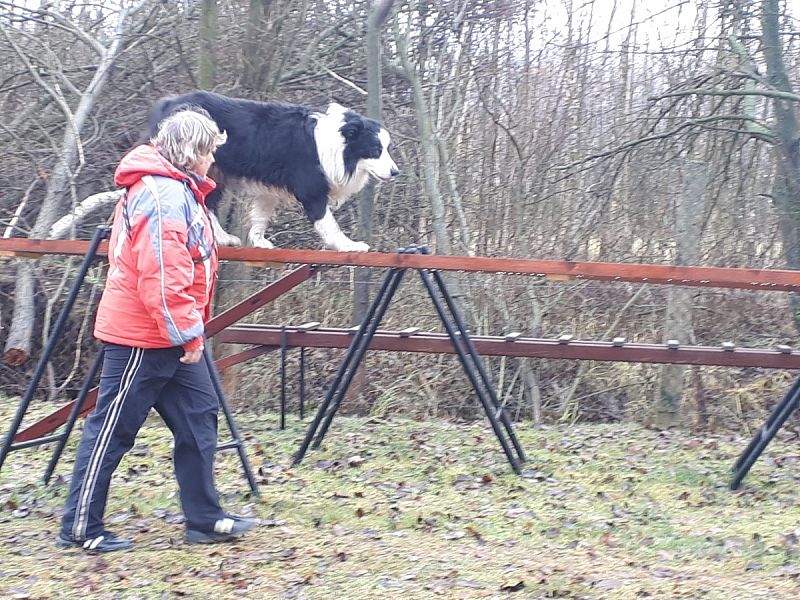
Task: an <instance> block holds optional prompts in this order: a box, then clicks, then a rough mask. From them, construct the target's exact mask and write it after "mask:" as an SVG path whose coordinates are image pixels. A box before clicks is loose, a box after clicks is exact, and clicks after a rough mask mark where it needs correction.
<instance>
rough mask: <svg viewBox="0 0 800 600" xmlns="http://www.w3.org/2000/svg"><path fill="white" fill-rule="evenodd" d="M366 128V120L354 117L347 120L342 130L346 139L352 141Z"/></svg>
mask: <svg viewBox="0 0 800 600" xmlns="http://www.w3.org/2000/svg"><path fill="white" fill-rule="evenodd" d="M363 130H364V122H363V121H362V120H361V119H353V120H349V121H347V122H346V123H345V124H344V125H342V128H341V129H340V131H341V132H342V135H343V136H344V139H346V140H348V141H350V140H353V139H355V138H357V137H358V136H359V134H360V133H361V132H362V131H363Z"/></svg>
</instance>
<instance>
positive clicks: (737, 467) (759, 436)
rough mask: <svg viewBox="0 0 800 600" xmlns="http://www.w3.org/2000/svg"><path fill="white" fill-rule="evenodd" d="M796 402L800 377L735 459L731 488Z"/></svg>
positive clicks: (770, 438) (733, 487) (735, 485)
mask: <svg viewBox="0 0 800 600" xmlns="http://www.w3.org/2000/svg"><path fill="white" fill-rule="evenodd" d="M798 403H800V377H798V378H797V380H795V382H794V384H793V385H792V387H791V388H790V389H789V391H788V392H787V393H786V395H785V396H784V397H783V400H781V402H780V404H778V406H776V407H775V409H774V410H773V411H772V413H771V414H770V415H769V418H767V421H766V422H765V423H764V425H762V427H761V429H759V430H758V432H757V433H756V435H755V436H753V439H752V440H750V444H749V445H748V446H747V448H746V449H745V451H744V452H742V454H741V455H740V456H739V458H738V459H737V460H736V463H735V464H734V465H733V469H732V470H733V479H732V480H731V483H730V488H731V489H732V490H735V489H737V488H738V487H739V485H740V484H741V483H742V480H743V479H744V478H745V475H747V473H748V472H749V471H750V468H751V467H752V466H753V464H754V463H755V462H756V460H757V459H758V457H759V456H761V453H762V452H763V451H764V449H765V448H766V447H767V445H768V444H769V443H770V442H771V441H772V438H774V437H775V434H777V433H778V430H779V429H780V428H781V427H782V426H783V424H784V423H785V422H786V419H788V418H789V415H791V414H792V412H794V410H795V409H796V408H797V406H798Z"/></svg>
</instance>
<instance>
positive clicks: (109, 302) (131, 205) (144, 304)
mask: <svg viewBox="0 0 800 600" xmlns="http://www.w3.org/2000/svg"><path fill="white" fill-rule="evenodd" d="M114 181H115V182H116V184H117V185H119V186H120V187H125V188H127V194H126V197H124V198H123V199H122V200H120V201H119V202H118V203H117V206H116V209H115V210H114V223H113V225H112V228H111V239H110V240H109V244H108V261H109V270H108V277H107V279H106V287H105V290H104V291H103V296H102V298H101V299H100V305H99V307H98V310H97V320H96V322H95V328H94V335H95V337H97V338H98V339H100V340H103V341H105V342H111V343H114V344H122V345H125V346H133V347H136V348H168V347H171V346H183V347H184V348H185V349H186V350H195V349H197V348H199V347H200V346H201V345H202V343H203V337H202V336H203V331H204V329H205V323H206V321H207V320H208V318H209V316H210V302H211V296H212V293H213V288H214V282H215V280H216V275H217V264H218V262H217V247H216V244H215V242H214V234H213V231H212V229H211V222H210V220H209V217H208V211H207V209H206V206H205V197H206V195H207V194H208V193H209V192H210V191H211V190H213V189H214V188H215V187H216V184H215V183H214V181H213V180H211V179H209V178H205V179H203V180H199V179H195V178H194V177H192V176H190V175H187V174H186V173H184V172H182V171H180V170H179V169H177V168H176V167H174V166H173V165H172V164H171V163H170V162H169V161H167V160H166V159H165V158H164V157H163V156H161V154H159V153H158V151H157V150H156V149H155V148H154V147H153V146H150V145H143V146H137V147H136V148H134V149H133V150H131V151H130V152H129V153H128V154H127V155H125V156H124V157H123V159H122V161H121V162H120V164H119V166H118V167H117V170H116V172H115V173H114Z"/></svg>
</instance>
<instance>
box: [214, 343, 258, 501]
mask: <svg viewBox="0 0 800 600" xmlns="http://www.w3.org/2000/svg"><path fill="white" fill-rule="evenodd" d="M203 358H204V359H205V361H206V366H207V367H208V372H209V374H210V375H211V383H212V385H213V386H214V391H215V392H216V393H217V397H218V398H219V405H220V406H221V407H222V412H223V413H224V414H225V420H226V421H227V423H228V429H229V430H230V432H231V437H232V438H233V439H232V440H231V441H230V442H227V443H225V444H221V445H219V446H218V447H217V449H218V450H226V449H228V448H236V452H237V453H238V454H239V460H240V461H241V462H242V470H243V471H244V476H245V478H246V479H247V483H248V484H249V485H250V491H251V492H253V495H255V496H260V495H261V494H260V493H259V492H258V485H257V484H256V479H255V477H254V476H253V470H252V469H251V468H250V462H249V461H248V460H247V454H246V453H245V451H244V444H243V443H242V438H241V436H240V435H239V429H238V427H236V422H235V421H234V420H233V414H232V413H231V409H230V407H229V406H228V401H227V400H226V399H225V394H224V392H223V391H222V384H221V383H220V379H219V373H218V372H217V366H216V365H215V364H214V359H213V358H212V357H211V351H210V350H209V349H208V347H206V349H205V350H204V351H203Z"/></svg>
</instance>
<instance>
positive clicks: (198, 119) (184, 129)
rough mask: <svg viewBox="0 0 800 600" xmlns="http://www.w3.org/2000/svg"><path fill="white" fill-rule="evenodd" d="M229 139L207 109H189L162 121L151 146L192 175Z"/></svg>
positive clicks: (151, 139) (151, 141) (151, 140)
mask: <svg viewBox="0 0 800 600" xmlns="http://www.w3.org/2000/svg"><path fill="white" fill-rule="evenodd" d="M227 139H228V135H227V134H226V133H225V132H224V131H223V132H221V131H220V130H219V127H217V124H216V123H215V122H214V121H213V120H212V119H211V116H210V115H209V114H208V112H207V111H206V110H205V109H202V108H200V107H186V108H184V109H182V110H180V111H179V112H176V113H172V114H171V115H170V116H168V117H167V118H166V119H164V120H163V121H161V122H160V123H159V124H158V132H157V133H156V134H155V135H154V136H153V137H152V138H150V143H152V144H153V145H154V146H155V147H156V150H158V151H159V153H160V154H161V155H162V156H163V157H164V158H166V159H167V160H168V161H169V162H171V163H172V164H173V165H175V166H176V167H177V168H179V169H180V170H181V171H184V172H189V171H192V170H193V169H194V168H195V167H196V166H197V163H198V162H199V161H200V158H201V157H203V156H205V155H206V154H209V153H211V152H214V151H216V149H217V147H218V146H221V145H222V144H224V143H225V141H226V140H227Z"/></svg>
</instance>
